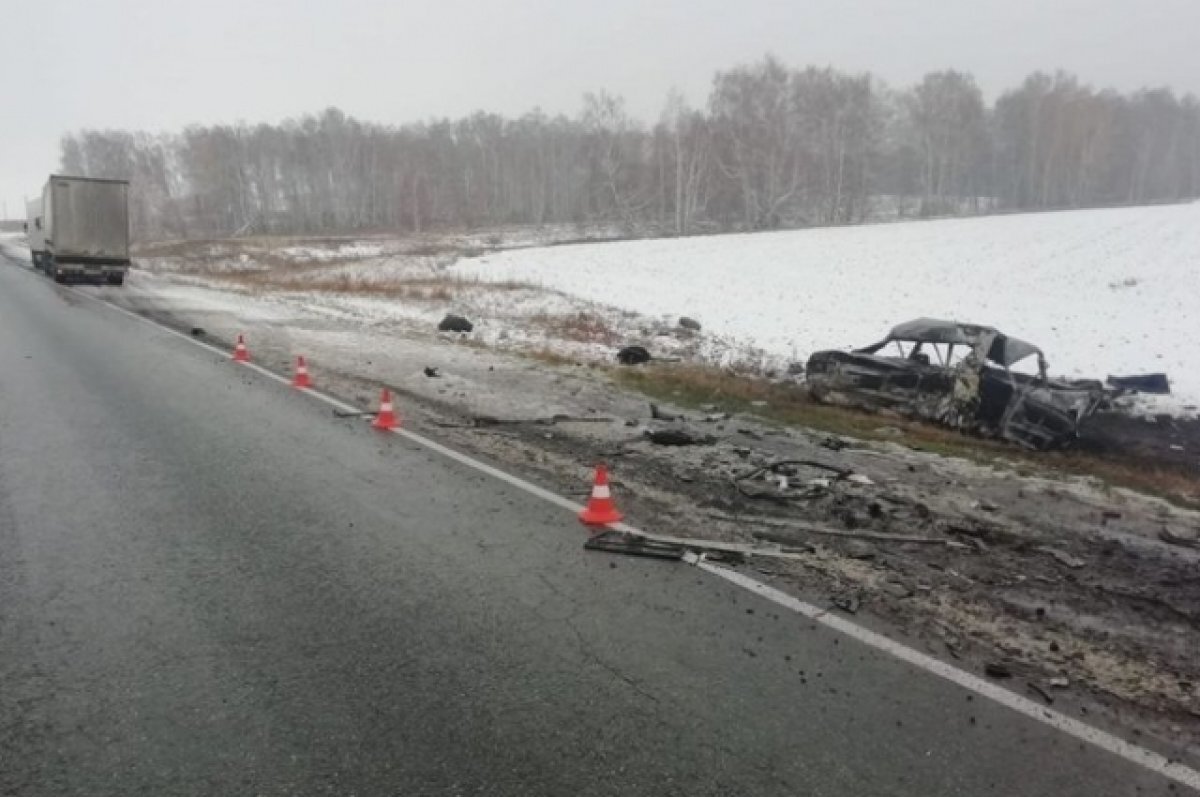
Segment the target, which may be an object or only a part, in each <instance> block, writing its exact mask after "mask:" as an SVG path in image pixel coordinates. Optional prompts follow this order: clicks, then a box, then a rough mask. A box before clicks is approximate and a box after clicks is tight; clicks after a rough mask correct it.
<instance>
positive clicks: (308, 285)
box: [207, 267, 531, 302]
mask: <svg viewBox="0 0 1200 797" xmlns="http://www.w3.org/2000/svg"><path fill="white" fill-rule="evenodd" d="M323 270H328V269H321V268H315V269H305V268H296V267H288V268H283V269H258V270H253V271H234V272H213V273H210V274H208V275H207V276H208V277H210V278H211V279H214V280H218V281H222V282H227V283H230V284H232V285H236V286H238V287H240V288H243V289H248V290H252V291H305V292H311V291H315V292H319V293H334V294H340V295H345V296H366V297H373V298H378V299H403V300H408V301H422V302H448V301H451V300H453V299H454V298H456V297H457V296H458V295H459V294H460V293H461V292H463V291H465V290H487V291H519V290H526V289H528V288H530V287H531V286H529V285H527V284H525V283H522V282H515V281H502V282H487V281H484V280H480V279H476V278H473V277H462V276H458V275H454V276H451V275H444V274H435V275H422V276H413V277H389V278H371V277H370V276H369V275H368V273H365V272H364V273H357V274H356V273H348V272H346V271H330V273H321V272H322V271H323Z"/></svg>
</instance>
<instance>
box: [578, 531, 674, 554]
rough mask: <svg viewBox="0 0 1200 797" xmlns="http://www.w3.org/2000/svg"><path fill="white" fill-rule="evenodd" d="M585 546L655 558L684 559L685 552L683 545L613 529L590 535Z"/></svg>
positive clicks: (595, 549)
mask: <svg viewBox="0 0 1200 797" xmlns="http://www.w3.org/2000/svg"><path fill="white" fill-rule="evenodd" d="M583 547H584V548H586V549H587V550H589V551H605V552H606V553H623V554H627V555H629V556H646V557H650V558H653V559H682V558H683V553H684V548H683V546H682V545H674V544H671V543H663V542H658V541H656V540H650V539H646V538H644V537H638V536H636V535H633V534H627V533H625V532H623V531H613V530H608V531H602V532H600V533H599V534H593V535H591V536H589V537H588V538H587V540H586V541H585V542H584V543H583Z"/></svg>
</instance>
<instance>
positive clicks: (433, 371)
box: [425, 365, 442, 379]
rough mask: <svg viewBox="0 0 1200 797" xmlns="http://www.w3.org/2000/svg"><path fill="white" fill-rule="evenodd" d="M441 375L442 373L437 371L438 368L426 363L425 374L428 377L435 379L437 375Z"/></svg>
mask: <svg viewBox="0 0 1200 797" xmlns="http://www.w3.org/2000/svg"><path fill="white" fill-rule="evenodd" d="M441 375H442V374H441V372H439V371H438V369H436V368H433V367H431V366H428V365H427V366H425V376H428V377H429V378H431V379H436V378H438V377H439V376H441Z"/></svg>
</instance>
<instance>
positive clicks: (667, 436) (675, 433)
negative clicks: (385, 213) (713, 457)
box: [643, 426, 717, 446]
mask: <svg viewBox="0 0 1200 797" xmlns="http://www.w3.org/2000/svg"><path fill="white" fill-rule="evenodd" d="M643 434H644V435H645V436H646V439H647V440H649V441H650V442H651V443H654V444H655V445H658V446H707V445H712V444H713V443H715V442H717V439H716V438H715V437H713V436H712V435H709V434H703V435H702V434H697V433H696V432H693V431H691V430H690V429H685V428H683V427H680V426H675V427H672V428H670V429H647V430H646V431H645V432H643Z"/></svg>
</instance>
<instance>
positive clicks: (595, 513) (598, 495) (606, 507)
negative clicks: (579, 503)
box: [579, 465, 624, 526]
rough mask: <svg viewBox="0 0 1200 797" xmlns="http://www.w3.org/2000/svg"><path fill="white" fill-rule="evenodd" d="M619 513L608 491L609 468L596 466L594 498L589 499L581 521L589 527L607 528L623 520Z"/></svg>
mask: <svg viewBox="0 0 1200 797" xmlns="http://www.w3.org/2000/svg"><path fill="white" fill-rule="evenodd" d="M623 517H624V515H622V514H621V513H620V512H618V511H617V507H616V505H615V504H614V503H613V500H612V493H610V492H609V489H608V468H606V467H604V466H603V465H597V466H596V478H595V483H594V484H593V485H592V496H591V498H589V499H588V502H587V507H585V508H584V510H583V511H582V512H580V513H579V520H580V522H581V523H584V524H585V525H588V526H607V525H608V524H610V523H618V522H620V520H621V518H623Z"/></svg>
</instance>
